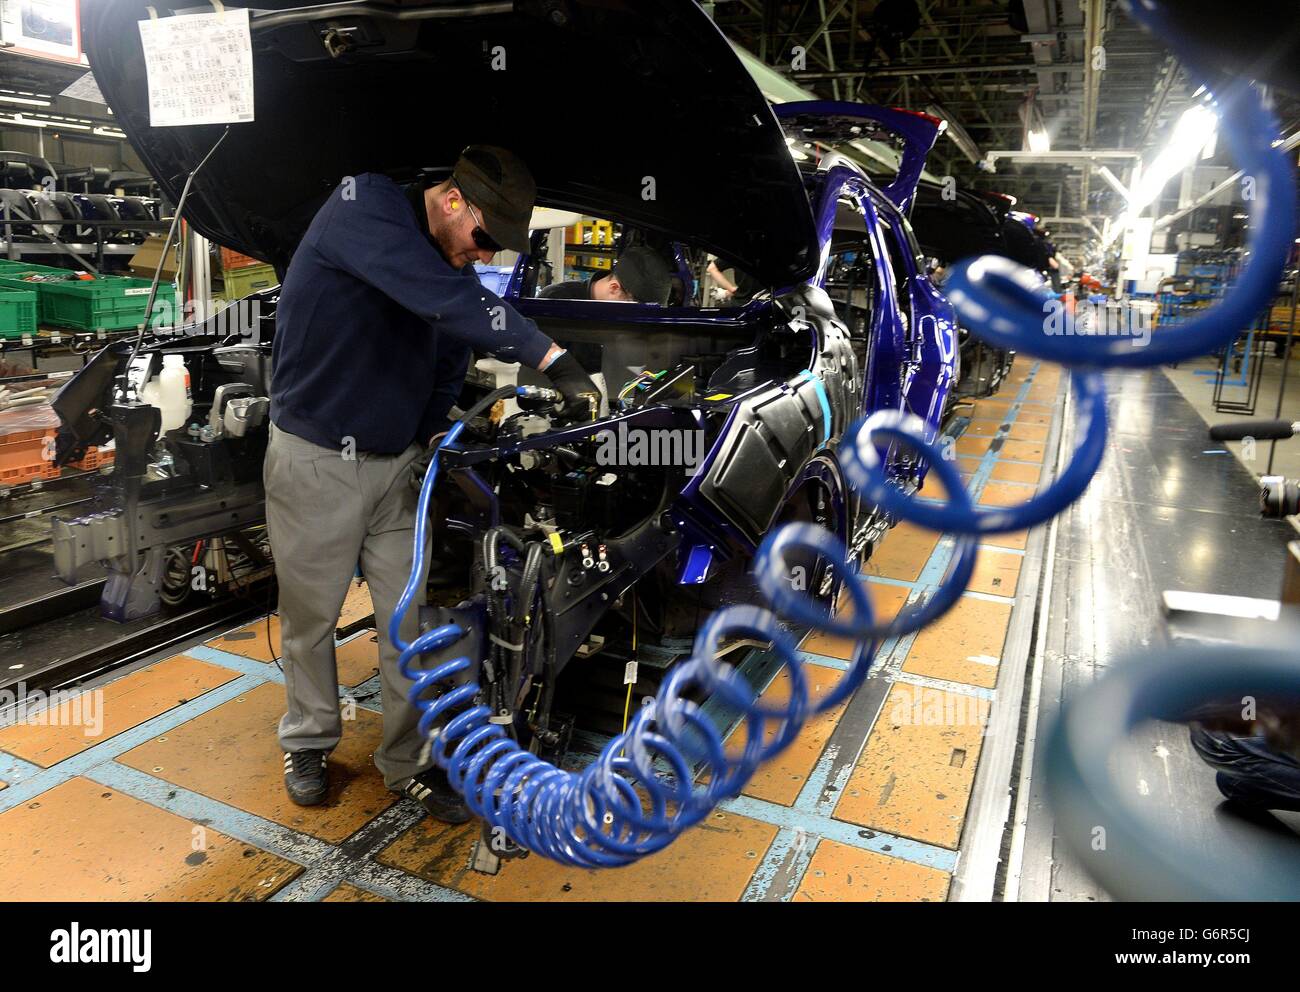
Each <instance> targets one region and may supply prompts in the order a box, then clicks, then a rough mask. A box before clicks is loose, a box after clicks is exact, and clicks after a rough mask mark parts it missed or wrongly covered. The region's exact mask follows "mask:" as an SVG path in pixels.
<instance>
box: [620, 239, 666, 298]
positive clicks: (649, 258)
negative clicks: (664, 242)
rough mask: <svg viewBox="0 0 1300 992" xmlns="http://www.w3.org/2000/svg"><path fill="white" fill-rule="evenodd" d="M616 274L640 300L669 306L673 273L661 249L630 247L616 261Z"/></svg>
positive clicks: (624, 286) (625, 286)
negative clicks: (658, 250)
mask: <svg viewBox="0 0 1300 992" xmlns="http://www.w3.org/2000/svg"><path fill="white" fill-rule="evenodd" d="M613 274H614V277H615V278H616V279H618V281H619V282H620V283H622V285H623V288H624V289H626V290H627V291H628V292H629V293H631V294H632V296H633V297H634V298H635V299H636V300H637V302H638V303H658V304H659V305H660V306H667V305H668V294H669V292H670V291H671V290H672V275H671V273H670V272H669V271H668V263H666V262H665V261H664V260H663V258H662V256H660V254H659V253H658V252H657V251H654V250H653V249H651V248H645V247H643V246H640V245H638V246H636V247H634V248H629V249H627V250H626V251H625V252H623V254H621V255H619V256H618V261H617V262H615V263H614V273H613Z"/></svg>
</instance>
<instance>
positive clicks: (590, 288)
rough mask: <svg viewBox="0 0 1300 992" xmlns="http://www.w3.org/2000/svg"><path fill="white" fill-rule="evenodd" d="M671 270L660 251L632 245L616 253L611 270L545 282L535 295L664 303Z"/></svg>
mask: <svg viewBox="0 0 1300 992" xmlns="http://www.w3.org/2000/svg"><path fill="white" fill-rule="evenodd" d="M671 289H672V273H670V272H669V270H668V263H666V262H665V261H664V260H663V259H662V258H661V257H660V256H659V253H658V252H656V251H654V250H653V249H651V248H646V247H643V246H640V245H638V246H635V247H632V248H628V249H627V250H626V251H625V252H623V254H621V255H619V257H618V260H617V261H616V262H615V263H614V268H613V270H612V271H610V272H601V273H597V274H596V275H594V276H592V277H591V278H590V279H572V280H569V281H567V282H556V283H552V284H551V285H549V286H547V287H546V288H545V289H543V290H542V291H541V292H540V293H538V294H537V295H538V296H540V297H541V298H542V299H544V300H601V301H606V302H618V303H657V304H659V305H660V306H661V307H662V306H667V304H668V294H669V292H670V291H671Z"/></svg>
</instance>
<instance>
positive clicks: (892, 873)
mask: <svg viewBox="0 0 1300 992" xmlns="http://www.w3.org/2000/svg"><path fill="white" fill-rule="evenodd" d="M947 895H948V873H947V872H944V871H939V870H938V869H937V868H930V867H927V866H926V865H918V864H914V863H912V862H910V861H903V860H901V859H900V858H891V857H889V856H888V855H885V854H877V853H876V852H875V851H864V850H862V849H861V848H856V847H849V846H848V845H847V844H841V843H839V842H837V841H833V840H823V841H822V842H821V843H819V844H818V845H817V850H816V851H814V852H813V856H812V859H811V861H810V862H809V864H808V870H807V871H806V872H805V873H804V876H803V881H801V882H800V883H799V888H798V889H797V890H796V891H795V894H794V901H795V902H943V900H944V899H945V898H946V897H947Z"/></svg>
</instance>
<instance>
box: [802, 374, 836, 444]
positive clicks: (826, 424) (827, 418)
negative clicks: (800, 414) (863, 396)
mask: <svg viewBox="0 0 1300 992" xmlns="http://www.w3.org/2000/svg"><path fill="white" fill-rule="evenodd" d="M799 378H800V379H806V380H808V381H809V382H811V383H812V384H813V385H814V386H816V387H817V402H819V403H820V404H821V405H822V427H823V428H824V431H823V433H822V443H823V444H825V443H826V442H827V441H829V440H830V439H831V398H830V397H829V396H827V395H826V384H825V383H824V382H822V381H821V380H820V379H818V378H817V377H816V376H815V375H813V374H812V373H811V372H810V371H808V370H807V369H804V370H803V371H802V372H800V373H799Z"/></svg>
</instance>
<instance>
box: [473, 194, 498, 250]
mask: <svg viewBox="0 0 1300 992" xmlns="http://www.w3.org/2000/svg"><path fill="white" fill-rule="evenodd" d="M465 206H467V207H469V212H470V215H471V216H472V217H473V218H474V220H475V222H476V223H477V224H478V226H477V227H476V228H474V230H472V231H470V232H469V236H470V237H471V238H473V239H474V244H475V245H477V246H478V248H479V249H480V250H481V251H490V252H491V253H492V254H493V255H495V254H497V253H498V252H502V251H505V249H504V248H502V247H501V246H500V245H499V244H497V242H496V239H495V238H494V237H492V235H490V234H488V232H487V231H485V230H483V218H482V217H481V216H480V215H479V212H478V211H477V210H475V209H474V204H472V203H470V202H469V200H466V201H465Z"/></svg>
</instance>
